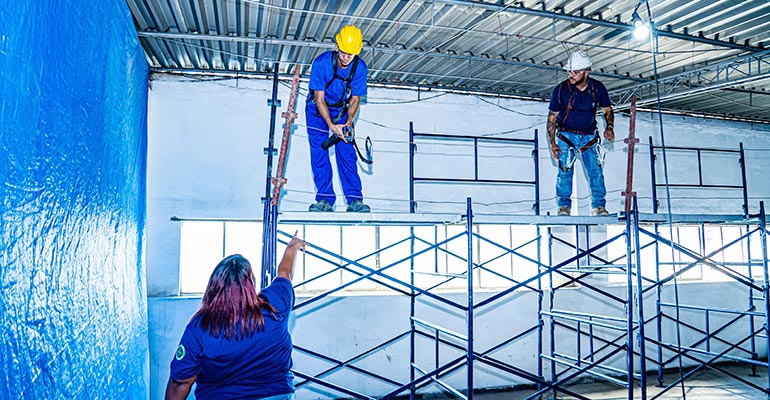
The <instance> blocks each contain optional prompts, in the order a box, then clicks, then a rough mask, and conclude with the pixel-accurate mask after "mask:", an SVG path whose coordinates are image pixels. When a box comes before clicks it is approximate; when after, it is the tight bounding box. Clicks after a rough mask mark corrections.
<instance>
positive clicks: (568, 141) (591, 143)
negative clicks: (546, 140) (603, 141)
mask: <svg viewBox="0 0 770 400" xmlns="http://www.w3.org/2000/svg"><path fill="white" fill-rule="evenodd" d="M556 136H558V138H559V139H561V140H562V141H563V142H564V143H567V146H569V147H571V148H573V149H575V150H577V151H578V152H580V153H582V152H584V151H586V150H588V149H590V148H591V147H593V145H595V144H596V143H598V142H599V134H598V133H595V134H594V138H593V139H591V140H590V141H589V142H588V143H586V144H585V146H583V147H582V148H580V150H578V149H577V147H575V144H574V143H572V141H571V140H569V139H567V137H566V136H564V135H562V134H561V132H559V133H558V134H556Z"/></svg>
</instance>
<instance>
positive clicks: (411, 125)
mask: <svg viewBox="0 0 770 400" xmlns="http://www.w3.org/2000/svg"><path fill="white" fill-rule="evenodd" d="M416 150H417V145H415V144H414V123H413V122H412V121H409V212H410V213H412V214H414V211H415V207H416V204H415V203H414V152H415V151H416Z"/></svg>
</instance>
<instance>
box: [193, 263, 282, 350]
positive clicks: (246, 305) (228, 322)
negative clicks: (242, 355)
mask: <svg viewBox="0 0 770 400" xmlns="http://www.w3.org/2000/svg"><path fill="white" fill-rule="evenodd" d="M262 311H268V312H270V313H271V314H273V318H275V314H276V313H277V311H276V309H275V308H273V306H272V305H270V303H268V301H267V299H265V298H264V297H262V296H260V295H259V294H258V293H257V290H256V288H255V286H254V273H253V272H252V270H251V264H250V263H249V260H247V259H246V258H245V257H243V256H242V255H240V254H233V255H231V256H228V257H225V259H223V260H222V261H220V262H219V264H217V266H216V268H214V272H212V273H211V278H209V283H208V286H207V287H206V293H204V294H203V299H202V300H201V308H200V309H199V310H198V312H196V313H195V315H194V316H193V318H195V317H196V316H200V324H201V327H202V328H203V330H208V331H209V333H210V334H211V335H212V336H214V337H219V335H221V334H223V335H224V336H225V338H227V339H230V338H231V337H234V338H235V339H236V340H238V339H239V338H241V337H244V336H245V335H247V334H248V335H249V336H251V335H253V334H254V331H255V330H260V331H261V330H262V329H264V327H265V321H264V320H263V318H262Z"/></svg>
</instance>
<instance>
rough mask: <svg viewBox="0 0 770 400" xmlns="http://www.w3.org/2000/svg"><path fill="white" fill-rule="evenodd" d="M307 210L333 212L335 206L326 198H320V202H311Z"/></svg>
mask: <svg viewBox="0 0 770 400" xmlns="http://www.w3.org/2000/svg"><path fill="white" fill-rule="evenodd" d="M307 210H308V211H310V212H333V211H334V206H332V205H331V204H329V202H328V201H326V200H318V202H316V203H314V204H311V205H310V208H308V209H307Z"/></svg>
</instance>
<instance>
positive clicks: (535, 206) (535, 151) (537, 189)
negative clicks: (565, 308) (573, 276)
mask: <svg viewBox="0 0 770 400" xmlns="http://www.w3.org/2000/svg"><path fill="white" fill-rule="evenodd" d="M534 147H535V148H534V149H533V150H532V157H533V158H534V162H535V204H533V205H532V208H533V209H534V210H535V215H540V157H539V153H540V146H539V145H538V139H537V129H535V143H534ZM539 230H540V228H538V231H539ZM538 236H539V232H538ZM538 261H539V260H538ZM537 282H538V284H539V283H540V280H539V279H538V281H537Z"/></svg>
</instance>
